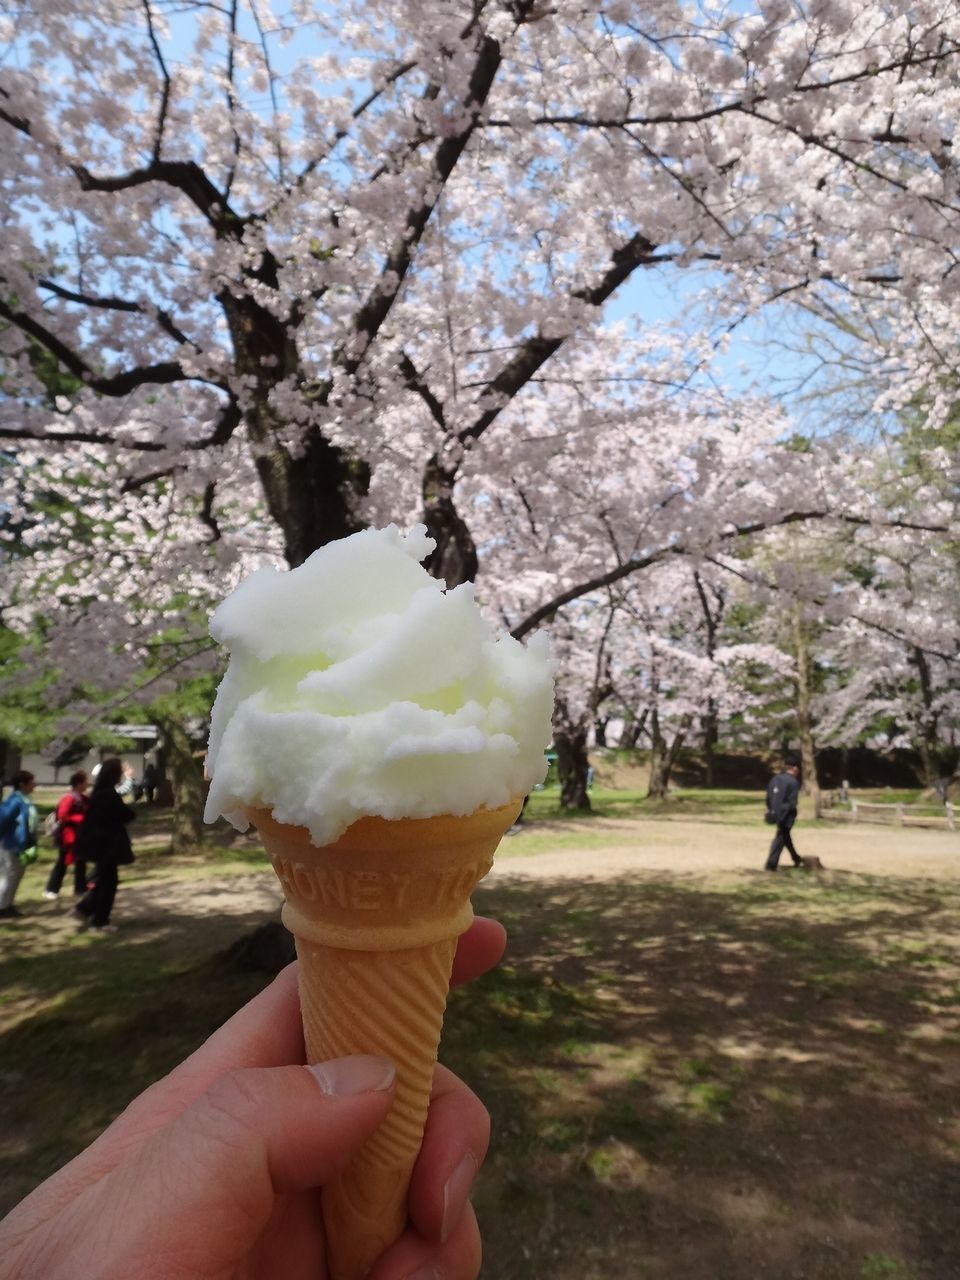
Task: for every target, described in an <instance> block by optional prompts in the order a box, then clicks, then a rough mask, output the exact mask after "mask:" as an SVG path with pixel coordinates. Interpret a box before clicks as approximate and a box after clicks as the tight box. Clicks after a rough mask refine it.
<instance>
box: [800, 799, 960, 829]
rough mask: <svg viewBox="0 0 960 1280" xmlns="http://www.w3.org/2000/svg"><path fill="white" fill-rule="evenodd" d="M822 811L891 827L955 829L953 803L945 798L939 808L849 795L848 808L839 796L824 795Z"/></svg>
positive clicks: (837, 816)
mask: <svg viewBox="0 0 960 1280" xmlns="http://www.w3.org/2000/svg"><path fill="white" fill-rule="evenodd" d="M824 800H825V801H826V803H824V805H823V812H822V815H821V816H823V817H825V818H841V819H843V820H845V821H847V822H877V823H883V824H884V825H887V826H893V827H936V828H939V829H941V830H943V829H946V830H949V831H956V829H957V820H956V814H955V813H954V807H953V805H952V804H951V803H950V801H949V800H948V801H947V802H946V803H945V804H944V806H943V809H942V810H941V809H940V808H939V806H933V805H929V804H899V803H898V804H889V803H888V804H883V803H880V802H875V801H868V800H855V799H854V798H853V797H852V796H851V798H850V801H849V808H847V807H845V806H843V802H842V801H841V800H839V798H836V799H835V798H833V797H830V799H829V800H828V799H827V797H824Z"/></svg>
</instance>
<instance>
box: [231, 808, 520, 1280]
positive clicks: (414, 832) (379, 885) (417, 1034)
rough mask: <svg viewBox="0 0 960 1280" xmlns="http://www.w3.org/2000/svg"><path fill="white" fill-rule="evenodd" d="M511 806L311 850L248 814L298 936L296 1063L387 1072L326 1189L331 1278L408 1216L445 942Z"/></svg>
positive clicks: (384, 826) (338, 1279) (300, 832)
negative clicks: (380, 1107) (360, 1135)
mask: <svg viewBox="0 0 960 1280" xmlns="http://www.w3.org/2000/svg"><path fill="white" fill-rule="evenodd" d="M519 809H520V801H519V799H518V800H514V801H511V802H510V803H509V804H508V805H505V806H503V807H502V808H500V809H496V810H489V809H480V810H477V811H476V812H475V813H472V814H468V815H467V816H465V817H453V816H451V815H449V814H446V815H442V816H440V817H436V818H408V819H400V820H396V821H390V820H387V819H384V818H376V817H369V818H362V819H360V820H359V821H357V822H355V823H353V825H352V826H350V827H349V828H348V829H347V830H346V831H345V832H344V833H343V835H342V836H341V837H340V838H339V839H338V840H337V841H335V842H334V843H333V844H330V845H326V846H323V847H318V846H315V845H314V844H313V843H312V842H311V839H310V834H309V832H308V831H306V829H305V828H302V827H289V826H285V825H283V824H281V823H277V822H275V821H274V819H273V818H272V817H271V815H270V814H269V813H267V812H265V811H263V810H254V811H251V814H250V817H251V821H252V822H253V823H254V825H255V826H256V827H257V828H258V830H259V832H260V835H261V837H262V838H263V843H264V846H265V848H266V850H267V852H268V854H269V856H270V859H271V861H272V863H273V866H274V870H275V871H276V872H277V875H278V877H279V879H280V882H281V884H282V886H283V890H284V895H285V897H286V905H285V906H284V909H283V921H284V923H285V924H286V926H287V927H288V928H289V929H290V930H291V931H292V932H293V934H294V936H295V937H296V942H297V955H298V958H299V961H300V1006H301V1012H302V1015H303V1027H304V1039H305V1042H306V1049H307V1061H308V1062H322V1061H325V1060H327V1059H329V1058H335V1057H342V1056H345V1055H349V1054H356V1053H373V1054H380V1055H383V1056H384V1057H388V1058H390V1059H391V1060H392V1061H393V1062H394V1064H395V1065H396V1068H397V1100H396V1103H395V1104H394V1106H393V1108H392V1110H391V1112H390V1114H389V1116H388V1117H387V1119H386V1120H385V1121H384V1123H383V1124H382V1125H381V1126H380V1128H379V1129H378V1130H377V1132H376V1133H375V1134H374V1135H373V1137H372V1138H371V1139H370V1141H369V1142H368V1143H367V1144H366V1145H365V1146H364V1148H363V1150H362V1151H361V1153H360V1155H359V1156H358V1157H357V1159H356V1160H354V1161H353V1162H352V1163H351V1164H350V1165H348V1166H347V1167H346V1168H345V1169H344V1170H343V1171H342V1173H341V1175H340V1178H339V1180H338V1182H337V1184H336V1185H335V1186H334V1187H332V1188H329V1189H328V1190H327V1191H326V1192H325V1193H324V1201H323V1213H324V1221H325V1224H326V1228H327V1239H328V1250H329V1267H330V1274H331V1277H332V1280H361V1277H363V1276H364V1275H366V1274H367V1272H368V1270H369V1268H370V1266H371V1265H372V1264H373V1262H375V1261H376V1259H377V1258H378V1257H379V1256H380V1254H381V1253H383V1251H384V1250H385V1249H386V1248H388V1247H389V1245H391V1244H392V1243H393V1242H394V1240H396V1239H397V1237H398V1236H399V1235H400V1234H401V1232H402V1231H403V1228H404V1226H405V1224H406V1219H407V1213H406V1198H407V1189H408V1186H409V1182H410V1175H411V1173H412V1170H413V1165H414V1162H415V1160H416V1157H417V1153H418V1151H419V1149H420V1143H421V1140H422V1137H423V1127H424V1122H425V1119H426V1114H427V1106H428V1104H429V1099H430V1090H431V1085H432V1080H433V1066H434V1063H435V1061H436V1055H437V1046H438V1044H439V1041H440V1031H441V1028H442V1024H443V1013H444V1009H445V1007H446V1000H447V990H448V987H449V982H450V970H451V966H452V963H453V956H454V952H455V950H456V943H457V938H458V937H459V936H460V934H461V933H463V932H464V931H465V930H466V929H468V928H469V926H470V923H471V921H472V919H473V909H472V907H471V905H470V894H471V893H472V891H473V889H474V887H475V886H476V884H477V882H478V881H479V880H481V879H482V878H483V876H484V875H486V873H487V871H489V869H490V866H491V865H492V862H493V854H494V851H495V850H496V847H497V845H498V844H499V842H500V838H501V836H502V835H503V833H504V831H505V830H506V829H507V828H508V827H509V826H510V825H511V823H512V822H513V820H514V819H515V818H516V816H517V813H518V812H519Z"/></svg>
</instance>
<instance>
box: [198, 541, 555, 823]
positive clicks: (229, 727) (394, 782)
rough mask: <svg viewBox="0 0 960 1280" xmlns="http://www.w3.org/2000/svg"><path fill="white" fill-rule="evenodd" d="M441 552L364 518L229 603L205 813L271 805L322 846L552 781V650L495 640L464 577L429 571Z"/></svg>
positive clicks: (237, 819)
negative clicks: (454, 579)
mask: <svg viewBox="0 0 960 1280" xmlns="http://www.w3.org/2000/svg"><path fill="white" fill-rule="evenodd" d="M433 545H434V544H433V541H432V539H431V538H429V537H428V535H427V532H426V529H425V528H424V527H423V526H422V525H418V526H416V527H415V528H414V529H413V530H412V532H410V533H409V534H406V535H404V534H402V533H400V531H399V530H398V529H397V528H396V526H394V525H390V526H389V527H388V528H386V529H368V530H365V531H364V532H362V533H357V534H354V535H353V536H352V537H349V538H344V539H343V540H342V541H339V542H333V543H329V544H328V545H327V546H325V547H322V548H321V549H320V550H319V551H316V552H314V554H313V555H312V556H310V558H309V559H308V560H306V561H305V562H304V563H303V564H302V565H300V566H299V567H298V568H296V569H292V570H290V571H288V572H281V571H278V570H276V569H260V570H258V571H257V572H255V573H253V574H251V576H250V577H249V578H247V579H246V580H245V581H244V582H242V583H241V584H240V586H238V587H237V588H236V590H235V591H234V592H233V593H232V594H231V595H229V596H228V597H227V598H226V600H224V601H223V603H222V604H221V605H220V607H219V608H218V609H217V610H216V612H215V613H214V615H213V617H212V619H211V623H210V631H211V634H212V635H213V637H214V639H216V640H218V641H219V642H220V643H221V644H223V645H225V646H226V647H227V648H228V649H229V651H230V663H229V666H228V669H227V672H226V675H225V676H224V678H223V681H222V683H221V685H220V690H219V692H218V694H217V699H216V702H215V703H214V708H213V718H212V724H211V732H210V750H209V753H208V756H207V770H208V773H209V775H210V778H211V784H210V792H209V797H208V800H207V810H206V818H207V821H213V820H214V819H216V818H217V817H218V816H219V815H220V814H223V815H224V817H226V818H227V819H229V821H230V822H232V823H233V824H234V826H236V827H238V828H239V829H241V830H243V829H245V828H246V826H247V825H248V816H247V815H248V812H249V810H251V809H267V810H270V811H271V812H272V815H273V818H274V819H275V820H276V821H277V822H281V823H286V824H290V825H293V826H300V827H306V828H307V829H308V830H309V832H310V835H311V837H312V839H313V840H314V842H315V843H317V844H326V843H329V842H331V841H333V840H336V839H337V838H338V837H339V836H340V835H341V834H342V833H343V832H344V831H345V830H346V829H347V828H348V827H349V826H350V825H351V823H353V822H354V821H355V820H356V819H358V818H360V817H363V816H369V815H376V816H380V817H383V818H429V817H434V816H436V815H439V814H453V815H458V816H459V815H465V814H468V813H472V812H474V811H475V810H477V809H480V808H488V809H496V808H498V807H499V806H501V805H504V804H506V803H507V802H508V801H509V800H510V799H511V798H513V797H520V796H523V795H525V794H526V793H527V792H528V791H530V790H531V789H532V788H533V787H534V786H535V785H536V784H537V783H539V782H542V781H543V778H544V774H545V771H546V764H545V760H544V754H543V753H544V749H545V748H546V747H547V745H548V744H549V741H550V721H551V712H552V708H553V681H552V676H551V664H550V662H549V660H548V657H547V652H546V643H545V642H544V641H541V640H540V639H539V638H538V637H534V638H533V639H532V640H531V642H530V644H529V645H528V646H527V647H524V646H523V645H521V644H520V643H519V642H518V641H516V640H514V639H513V638H512V637H510V636H508V635H499V636H498V635H496V634H495V633H494V632H493V630H492V629H491V627H490V625H489V624H488V623H487V622H486V621H485V619H484V618H483V616H482V615H481V613H480V611H479V609H478V608H477V605H476V602H475V600H474V590H473V586H472V585H470V584H464V585H463V586H459V587H455V588H453V589H452V590H446V589H445V588H444V586H443V584H442V583H441V582H438V581H437V580H436V579H435V578H431V577H430V576H429V574H428V573H427V572H426V570H425V569H423V567H422V566H421V564H420V561H421V560H423V559H424V558H425V557H426V556H427V555H428V554H429V553H430V551H431V550H432V548H433Z"/></svg>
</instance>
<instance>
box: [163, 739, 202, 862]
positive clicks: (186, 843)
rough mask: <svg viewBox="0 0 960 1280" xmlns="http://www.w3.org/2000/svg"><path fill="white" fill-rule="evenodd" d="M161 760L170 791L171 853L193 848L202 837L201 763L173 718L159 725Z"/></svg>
mask: <svg viewBox="0 0 960 1280" xmlns="http://www.w3.org/2000/svg"><path fill="white" fill-rule="evenodd" d="M160 729H161V733H162V735H163V745H164V763H165V765H166V771H167V776H168V778H169V782H170V786H171V789H172V792H173V845H172V849H171V852H173V853H183V852H184V851H185V850H187V849H193V848H196V846H197V845H198V844H200V843H201V841H202V839H203V804H204V798H205V797H204V791H205V788H204V782H203V763H202V761H201V760H199V759H198V757H197V756H196V755H195V754H194V750H193V743H192V742H191V741H190V735H189V734H188V733H187V731H186V729H185V728H184V727H183V725H182V724H180V723H179V722H178V721H176V720H164V721H162V722H161V724H160Z"/></svg>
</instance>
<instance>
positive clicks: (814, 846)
mask: <svg viewBox="0 0 960 1280" xmlns="http://www.w3.org/2000/svg"><path fill="white" fill-rule="evenodd" d="M596 799H597V801H598V803H597V809H598V815H597V816H594V817H592V818H566V819H561V818H560V817H559V815H558V814H557V812H556V809H555V805H554V803H553V801H552V800H551V798H550V797H549V795H547V794H544V795H541V796H537V797H534V801H533V803H532V804H531V806H530V809H529V811H528V814H529V816H530V819H531V820H530V822H529V825H528V826H527V827H526V829H524V830H523V831H522V832H520V833H519V834H517V835H514V836H510V837H508V838H507V839H506V840H505V841H504V843H503V845H502V846H501V851H500V853H499V854H498V860H497V865H496V867H495V870H494V872H493V873H492V874H491V876H490V877H489V878H488V880H487V881H486V882H485V883H484V884H483V885H482V886H481V888H480V889H479V890H478V893H477V895H476V900H475V901H476V906H477V908H478V910H480V911H483V912H485V913H488V914H493V915H497V916H498V917H499V918H500V919H502V920H503V921H504V922H505V924H506V925H507V927H508V929H509V931H510V936H511V943H510V948H509V951H508V954H507V957H506V960H505V962H504V964H503V965H501V966H500V968H499V969H497V970H496V971H495V972H494V973H492V974H489V975H487V977H485V978H484V979H482V980H481V981H480V982H479V983H476V984H474V985H473V986H471V987H470V988H468V989H461V990H459V991H457V992H455V993H454V994H453V996H452V998H451V1008H450V1012H449V1014H448V1019H447V1027H446V1030H445V1033H444V1043H443V1046H442V1057H443V1058H444V1059H445V1061H447V1062H448V1063H449V1065H451V1066H452V1067H454V1068H455V1069H456V1070H457V1071H459V1072H460V1073H461V1074H462V1075H463V1076H465V1077H466V1079H467V1080H469V1082H470V1083H471V1084H472V1085H473V1087H474V1088H476V1089H477V1091H478V1092H479V1093H480V1094H481V1096H482V1097H483V1098H484V1100H485V1101H486V1102H487V1104H488V1106H489V1107H490V1110H491V1112H492V1115H493V1121H494V1138H493V1144H492V1147H491V1153H490V1157H489V1159H488V1162H487V1165H486V1167H485V1170H484V1173H483V1175H482V1177H481V1181H480V1184H479V1186H478V1190H477V1194H476V1204H477V1209H478V1212H479V1214H480V1218H481V1222H482V1225H483V1229H484V1238H485V1245H486V1261H485V1264H484V1271H483V1276H484V1278H485V1280H521V1278H527V1277H533V1278H534V1280H761V1278H762V1280H766V1278H769V1280H951V1278H955V1277H960V1238H958V1232H957V1221H958V1211H960V833H954V832H948V831H938V830H923V829H916V828H910V827H905V828H895V827H884V826H867V825H857V826H852V825H840V824H839V823H818V824H814V823H812V822H806V823H803V822H802V823H801V824H800V826H799V828H798V832H797V843H798V845H799V846H800V848H801V851H802V852H804V853H808V854H816V855H818V856H819V857H820V858H821V860H822V861H823V863H824V866H825V868H826V870H825V871H824V872H822V873H805V872H796V871H793V870H791V869H784V870H782V871H781V872H779V873H778V874H777V875H769V874H764V873H763V872H762V871H761V870H760V869H759V868H760V866H761V864H762V861H763V854H764V851H765V846H766V842H767V840H768V838H769V832H768V830H767V829H766V828H765V827H764V826H763V825H762V822H761V821H760V820H759V818H758V816H757V813H758V808H759V805H758V797H757V796H756V795H750V794H746V793H739V794H738V793H729V794H726V795H724V796H723V797H720V796H718V795H717V794H716V793H714V794H713V795H709V794H702V793H692V792H691V793H685V794H681V795H679V796H677V797H675V798H674V799H673V800H672V801H670V802H668V803H666V804H661V805H653V806H651V805H647V806H644V805H642V804H639V803H638V802H637V801H636V798H635V797H630V796H628V795H625V794H623V793H620V794H618V793H606V794H605V795H598V796H597V797H596ZM142 817H143V820H142V821H141V823H140V824H138V825H139V826H140V827H141V832H142V834H141V838H140V841H139V843H138V850H139V856H138V861H137V863H136V865H135V866H134V867H132V868H130V869H129V870H128V871H127V872H126V873H125V874H124V883H123V885H122V887H121V890H120V895H119V898H118V907H117V911H116V916H115V918H116V921H117V923H118V924H119V925H120V931H119V932H118V933H117V934H116V935H114V936H112V937H109V938H100V939H94V938H91V937H90V936H89V935H85V934H78V933H77V932H76V929H75V926H74V925H73V923H72V921H71V919H70V915H69V907H68V906H67V905H66V903H65V904H64V905H61V904H60V903H45V902H43V901H42V899H41V896H40V895H41V890H42V888H43V881H44V877H45V875H46V870H47V867H48V866H49V861H48V859H49V857H50V856H51V855H50V854H49V853H48V854H47V860H45V861H44V862H42V863H41V864H39V865H38V866H37V867H34V868H31V870H30V871H29V872H28V875H27V877H26V878H25V882H24V889H23V891H22V893H21V897H20V901H21V905H22V906H23V907H24V909H25V911H26V912H27V915H26V916H25V918H24V919H23V920H21V921H17V922H13V923H10V924H7V925H5V926H4V927H3V931H2V934H0V1086H2V1088H0V1210H2V1209H3V1208H6V1207H9V1206H10V1205H11V1204H12V1203H14V1202H15V1201H16V1199H17V1198H18V1197H19V1196H21V1195H22V1194H23V1193H25V1192H26V1191H27V1190H29V1189H30V1188H31V1187H32V1186H33V1185H35V1184H36V1182H37V1181H39V1180H40V1179H42V1178H43V1177H44V1176H46V1175H47V1174H48V1173H49V1172H50V1171H52V1170H53V1169H54V1168H56V1167H58V1166H59V1164H61V1163H62V1162H63V1161H64V1160H65V1159H67V1158H68V1157H69V1156H70V1155H72V1154H73V1153H74V1152H75V1151H76V1150H78V1149H79V1148H80V1147H82V1146H83V1145H84V1144H85V1143H87V1142H88V1141H89V1140H90V1139H91V1138H92V1137H93V1136H94V1135H95V1134H96V1133H97V1132H99V1130H100V1129H101V1128H102V1127H103V1126H104V1125H105V1124H106V1123H107V1122H109V1120H110V1119H111V1118H112V1117H113V1116H114V1115H115V1114H116V1113H117V1111H118V1110H120V1109H121V1108H122V1106H123V1105H124V1104H125V1103H126V1102H127V1100H128V1099H129V1098H130V1097H132V1096H133V1095H134V1094H136V1093H137V1092H139V1091H140V1090H141V1089H142V1088H143V1087H144V1086H145V1085H146V1084H148V1083H149V1082H150V1081H151V1080H153V1079H155V1078H156V1077H157V1076H158V1075H160V1074H162V1073H163V1072H165V1071H166V1070H168V1069H169V1068H170V1067H171V1066H172V1065H173V1064H174V1063H175V1062H177V1061H178V1060H179V1059H180V1058H181V1057H182V1056H183V1055H184V1054H185V1053H186V1052H188V1051H189V1050H190V1049H192V1048H193V1047H195V1046H196V1045H197V1044H198V1043H199V1042H200V1041H202V1039H203V1038H204V1037H205V1036H206V1035H207V1034H208V1033H209V1032H210V1031H211V1030H212V1029H213V1028H214V1027H215V1026H217V1025H218V1024H219V1023H220V1022H221V1021H222V1020H223V1019H224V1018H225V1017H226V1016H228V1014H229V1013H230V1012H232V1011H233V1009H235V1008H236V1007H237V1006H238V1005H239V1004H240V1003H242V1002H243V1001H244V1000H245V999H246V998H248V997H249V996H250V995H251V994H252V993H253V992H254V991H255V990H257V989H258V988H259V987H260V986H262V985H263V984H264V982H265V981H267V977H268V975H266V974H265V973H264V972H258V971H257V970H256V969H255V968H244V967H242V966H241V965H239V964H238V963H237V961H236V957H235V955H234V954H233V953H231V952H230V951H229V949H230V948H231V946H232V945H233V944H235V943H236V942H237V940H238V939H241V938H243V937H245V936H247V935H248V934H249V933H250V932H251V930H252V928H253V926H254V925H256V924H259V923H262V922H265V921H267V920H271V919H275V918H276V915H277V910H278V906H279V901H280V896H279V892H278V889H277V887H276V886H275V884H274V882H273V879H272V873H271V872H270V870H269V867H268V866H267V864H266V862H265V859H264V857H263V854H262V851H261V850H260V849H259V848H258V846H257V844H256V841H255V838H253V837H251V836H244V837H235V838H234V837H232V836H229V835H227V834H226V833H220V835H219V837H218V840H219V843H218V844H215V845H213V846H211V847H208V848H206V849H205V850H204V851H203V852H198V853H197V854H196V855H194V856H191V857H177V858H173V857H171V856H169V854H168V853H167V852H166V844H167V835H166V815H164V814H162V813H150V814H149V815H146V814H144V815H142Z"/></svg>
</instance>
